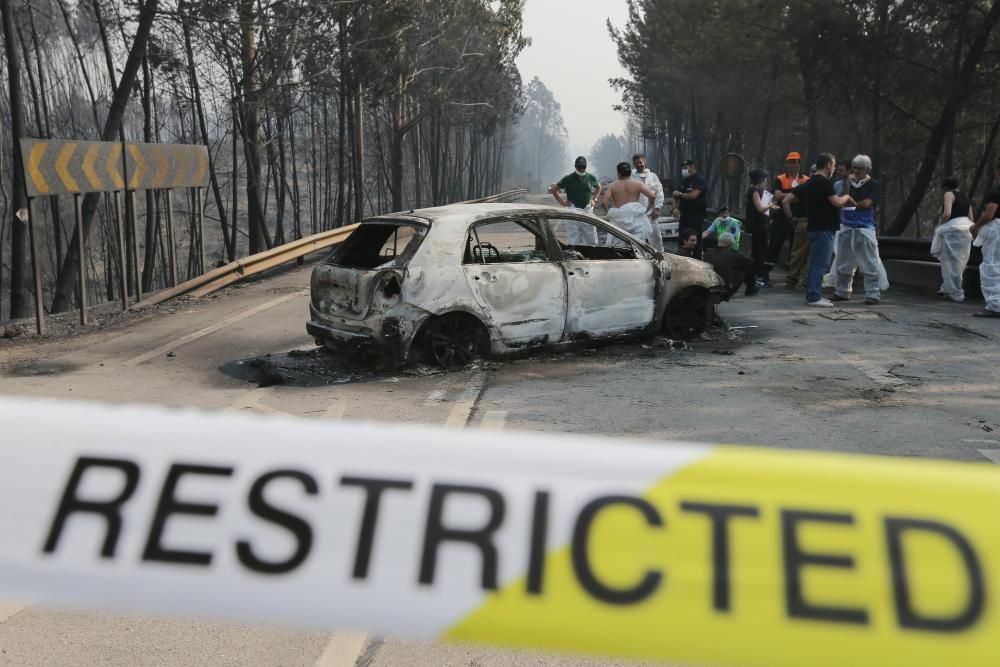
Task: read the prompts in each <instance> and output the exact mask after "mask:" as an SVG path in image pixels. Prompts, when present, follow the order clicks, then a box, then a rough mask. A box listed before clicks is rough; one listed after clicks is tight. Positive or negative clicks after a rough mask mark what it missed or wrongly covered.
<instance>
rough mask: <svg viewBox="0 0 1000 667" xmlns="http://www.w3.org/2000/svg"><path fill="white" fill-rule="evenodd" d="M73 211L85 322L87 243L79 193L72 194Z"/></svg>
mask: <svg viewBox="0 0 1000 667" xmlns="http://www.w3.org/2000/svg"><path fill="white" fill-rule="evenodd" d="M73 212H74V215H75V217H76V238H77V240H78V243H79V246H78V247H77V250H78V251H79V252H77V255H79V257H80V267H79V268H80V279H79V280H78V281H77V282H79V283H80V324H86V323H87V256H86V247H87V244H86V242H85V241H84V239H83V197H81V196H80V193H76V194H74V195H73Z"/></svg>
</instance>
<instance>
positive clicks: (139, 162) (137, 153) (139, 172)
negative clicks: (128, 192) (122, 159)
mask: <svg viewBox="0 0 1000 667" xmlns="http://www.w3.org/2000/svg"><path fill="white" fill-rule="evenodd" d="M128 152H129V155H131V156H132V159H133V160H135V167H136V169H135V173H134V174H132V180H131V182H130V183H129V187H130V188H131V189H133V190H138V189H139V187H140V186H141V185H142V177H143V176H145V175H146V158H145V157H143V155H142V151H141V150H140V149H139V146H138V145H137V144H129V145H128Z"/></svg>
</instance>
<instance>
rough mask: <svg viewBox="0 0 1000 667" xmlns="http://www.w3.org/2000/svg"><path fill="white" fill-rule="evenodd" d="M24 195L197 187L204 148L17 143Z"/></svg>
mask: <svg viewBox="0 0 1000 667" xmlns="http://www.w3.org/2000/svg"><path fill="white" fill-rule="evenodd" d="M21 156H22V161H23V163H24V165H23V166H24V174H25V183H26V185H27V189H28V196H29V197H41V196H46V195H66V194H80V193H84V192H114V191H119V190H159V189H170V188H198V187H206V186H207V185H208V179H209V174H208V150H207V149H206V148H205V147H204V146H187V145H182V144H130V143H127V144H121V143H117V142H103V141H49V140H45V139H22V140H21Z"/></svg>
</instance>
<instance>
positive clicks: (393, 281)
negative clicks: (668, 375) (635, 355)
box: [306, 204, 724, 367]
mask: <svg viewBox="0 0 1000 667" xmlns="http://www.w3.org/2000/svg"><path fill="white" fill-rule="evenodd" d="M595 228H596V229H595ZM594 238H601V239H603V240H604V244H602V245H595V243H596V242H594V241H590V242H587V241H584V240H583V239H594ZM723 288H724V285H723V283H722V280H721V279H720V278H719V277H718V275H717V274H716V273H715V272H714V271H713V270H712V267H711V266H709V265H708V264H705V263H703V262H698V261H695V260H691V259H687V258H684V257H678V256H674V255H664V254H661V253H658V252H657V251H656V250H655V249H653V248H652V247H650V246H648V245H646V244H645V243H643V242H642V241H640V240H639V239H637V238H635V237H633V236H631V235H629V234H628V233H626V232H623V231H622V230H620V229H618V228H617V227H615V226H614V225H611V224H610V223H607V222H605V221H603V220H601V219H600V218H597V217H596V216H593V215H588V214H586V213H583V212H580V211H571V210H566V209H559V208H554V207H550V206H533V205H524V204H461V205H453V206H444V207H439V208H429V209H423V210H417V211H410V212H407V213H395V214H391V215H385V216H380V217H376V218H372V219H369V220H366V221H364V222H362V223H361V224H360V225H359V226H358V228H357V229H355V230H354V231H353V232H352V233H351V235H350V236H349V237H348V238H347V239H346V240H345V241H344V242H343V243H341V244H340V245H338V246H337V247H336V248H335V249H334V251H333V252H332V253H331V254H330V256H329V257H327V258H326V260H325V261H323V262H322V263H320V264H318V265H317V266H316V267H315V268H314V269H313V272H312V285H311V300H310V308H309V311H310V319H309V322H308V323H307V325H306V329H307V331H308V332H309V333H310V334H311V335H312V336H313V337H314V338H315V339H316V342H317V343H318V344H323V345H327V346H329V347H332V348H334V349H339V350H367V351H371V352H373V353H375V354H377V355H379V357H380V358H381V359H382V360H383V362H384V363H386V364H388V365H399V364H404V363H407V362H409V361H413V360H416V359H422V360H424V361H427V362H429V363H434V364H438V365H441V366H445V367H454V366H459V365H463V364H465V363H467V362H468V361H470V360H472V359H473V358H475V357H477V356H480V355H483V354H494V355H508V354H515V353H518V352H524V351H527V350H531V349H537V348H543V347H546V348H551V347H558V346H568V345H572V344H574V343H580V342H583V341H597V340H605V339H617V338H625V337H635V336H642V335H651V334H656V333H659V332H662V333H664V334H666V335H669V336H670V337H672V338H690V337H692V336H694V335H696V334H697V333H699V332H700V331H701V330H702V329H703V328H704V327H705V326H706V325H707V324H708V323H709V322H710V321H711V318H712V316H713V315H714V304H716V303H718V302H719V300H720V298H721V294H722V292H723Z"/></svg>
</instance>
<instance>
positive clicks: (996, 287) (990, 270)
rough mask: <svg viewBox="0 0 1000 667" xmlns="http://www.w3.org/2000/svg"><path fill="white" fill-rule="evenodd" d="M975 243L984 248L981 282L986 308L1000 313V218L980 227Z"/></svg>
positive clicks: (980, 272)
mask: <svg viewBox="0 0 1000 667" xmlns="http://www.w3.org/2000/svg"><path fill="white" fill-rule="evenodd" d="M973 245H975V246H976V247H977V248H982V249H983V263H982V264H980V265H979V284H980V287H981V288H982V290H983V298H984V299H986V310H992V311H993V312H995V313H1000V218H998V219H996V220H994V221H992V222H990V223H989V224H987V225H986V226H985V227H983V228H982V229H980V230H979V234H977V235H976V240H975V241H974V242H973Z"/></svg>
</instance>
